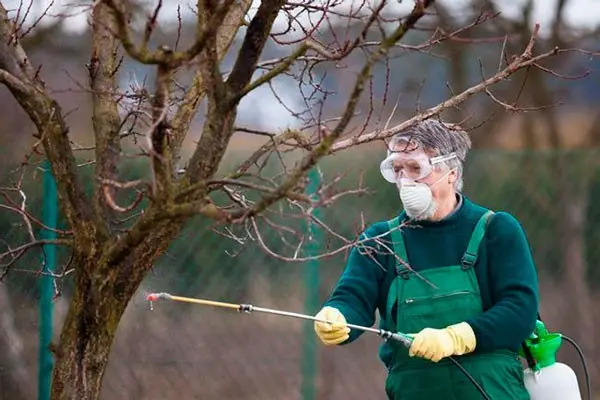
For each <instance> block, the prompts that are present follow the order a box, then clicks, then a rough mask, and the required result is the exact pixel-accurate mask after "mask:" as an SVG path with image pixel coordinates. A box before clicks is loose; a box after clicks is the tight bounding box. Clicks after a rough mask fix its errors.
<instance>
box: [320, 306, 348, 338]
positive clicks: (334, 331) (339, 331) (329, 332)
mask: <svg viewBox="0 0 600 400" xmlns="http://www.w3.org/2000/svg"><path fill="white" fill-rule="evenodd" d="M315 318H317V319H320V320H325V321H330V322H331V323H327V322H319V321H315V332H316V333H317V336H319V339H321V342H323V343H324V344H326V345H336V344H340V343H342V342H344V341H346V340H347V339H348V338H349V337H350V336H349V335H350V328H348V327H347V326H346V318H345V317H344V315H343V314H342V313H341V312H340V311H339V310H338V309H337V308H333V307H323V309H322V310H321V311H319V313H318V314H317V315H315Z"/></svg>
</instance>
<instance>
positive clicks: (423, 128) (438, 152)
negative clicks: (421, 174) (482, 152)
mask: <svg viewBox="0 0 600 400" xmlns="http://www.w3.org/2000/svg"><path fill="white" fill-rule="evenodd" d="M399 138H403V139H407V140H408V142H409V143H410V145H416V146H418V147H420V148H422V149H423V150H424V151H425V152H427V153H429V154H430V155H431V156H432V157H437V156H443V155H446V154H450V153H452V152H454V153H456V158H452V159H450V160H446V161H443V162H441V163H440V164H437V165H445V166H446V167H447V168H448V169H456V175H457V179H456V182H454V188H455V189H456V190H457V191H459V192H460V191H462V188H463V184H464V182H463V171H464V168H463V163H464V162H465V160H466V158H467V153H468V152H469V150H470V149H471V138H469V134H468V133H467V132H465V131H464V130H463V129H462V128H461V127H460V126H459V125H457V124H450V123H446V122H442V121H440V120H437V119H428V120H425V121H421V122H418V123H417V124H416V125H413V126H411V127H409V128H407V129H405V130H404V131H401V132H399V133H397V134H396V135H395V136H394V139H399ZM390 150H393V149H390Z"/></svg>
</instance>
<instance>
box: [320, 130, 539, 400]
mask: <svg viewBox="0 0 600 400" xmlns="http://www.w3.org/2000/svg"><path fill="white" fill-rule="evenodd" d="M470 148H471V141H470V139H469V137H468V135H467V133H466V132H464V131H463V130H461V129H460V128H458V127H457V126H455V125H449V124H445V123H443V122H440V121H437V120H427V121H424V122H421V123H419V124H417V125H415V126H413V127H411V128H410V129H408V130H406V131H405V132H401V133H399V134H398V135H396V136H395V137H394V138H393V139H392V140H391V142H390V144H389V145H388V157H387V158H386V159H385V160H384V161H383V162H382V163H381V173H382V175H383V177H384V178H385V179H386V180H387V181H388V182H390V183H395V184H396V185H397V186H398V189H399V193H400V199H401V201H402V203H403V206H404V211H403V212H402V213H400V215H399V216H398V217H396V218H393V219H391V220H390V221H384V222H378V223H375V224H374V225H372V226H370V227H369V228H368V229H367V230H366V231H365V232H364V233H363V234H362V235H361V237H360V239H361V240H360V244H359V245H357V246H356V247H355V248H354V249H353V251H352V252H351V254H350V256H349V259H348V262H347V266H346V268H345V270H344V272H343V274H342V276H341V278H340V280H339V282H338V283H337V285H336V287H335V289H334V291H333V293H332V294H331V296H330V298H329V299H328V300H327V302H326V303H325V305H324V307H323V309H322V310H321V311H320V312H319V313H318V314H317V315H316V317H317V318H319V319H323V320H326V321H330V322H332V323H323V322H315V331H316V333H317V335H318V336H319V338H320V339H321V341H322V342H323V343H325V344H328V345H340V344H341V345H344V344H347V343H351V342H352V341H354V340H356V339H357V338H358V337H359V336H360V335H361V333H362V332H361V331H356V330H352V331H351V330H350V329H349V328H348V327H347V326H346V324H347V323H351V324H357V325H363V326H372V325H373V324H374V323H375V311H376V310H378V311H379V315H380V320H381V321H380V327H381V328H383V329H386V330H390V331H394V332H403V333H408V334H411V335H412V337H413V341H412V345H411V347H410V349H406V348H405V347H403V346H402V345H400V344H399V343H396V342H393V341H391V340H390V341H387V342H383V343H382V345H381V347H380V351H379V357H380V358H381V360H382V361H383V363H384V364H385V365H386V367H387V369H388V376H387V379H386V383H385V391H386V393H387V396H388V398H389V399H402V400H426V399H446V400H470V399H478V400H479V399H482V398H483V397H482V394H481V393H480V392H479V391H478V390H477V388H476V387H475V385H474V384H473V383H472V382H470V381H469V380H468V379H467V377H466V376H465V375H464V373H463V372H462V371H461V370H460V369H459V368H458V367H457V366H456V365H454V364H452V363H451V362H450V360H449V359H448V357H449V356H453V357H454V358H456V359H457V360H458V361H459V362H460V363H461V365H462V366H463V367H464V368H465V369H466V370H467V371H468V372H469V373H470V375H471V376H472V377H473V378H474V379H475V380H476V381H477V382H478V383H479V385H480V386H482V387H483V388H484V390H485V391H486V394H487V395H488V396H489V397H490V398H491V399H502V400H506V399H512V400H515V399H517V400H520V399H529V395H528V393H527V391H526V389H525V387H524V385H523V372H522V367H521V363H520V360H519V358H518V351H519V349H520V347H521V344H522V343H523V341H524V340H525V339H526V338H527V337H528V336H529V335H530V334H531V333H532V332H533V330H534V326H535V322H536V318H537V312H538V283H537V273H536V270H535V266H534V263H533V259H532V255H531V252H530V249H529V245H528V242H527V238H526V235H525V233H524V231H523V228H522V227H521V225H520V224H519V222H518V221H517V220H516V219H515V218H514V217H513V216H512V215H511V214H509V213H507V212H495V213H494V212H492V211H491V210H487V209H486V208H484V207H482V206H480V205H478V204H475V203H474V202H473V201H471V200H470V199H469V198H467V197H466V196H465V195H464V194H462V187H463V162H464V161H465V158H466V155H467V152H468V151H469V149H470Z"/></svg>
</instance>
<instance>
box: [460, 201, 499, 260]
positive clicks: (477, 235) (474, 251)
mask: <svg viewBox="0 0 600 400" xmlns="http://www.w3.org/2000/svg"><path fill="white" fill-rule="evenodd" d="M493 216H494V212H493V211H492V210H488V211H486V212H485V214H483V215H482V216H481V218H479V221H477V225H476V226H475V229H473V233H472V234H471V239H469V244H468V246H467V250H466V251H465V253H464V254H463V256H462V259H461V264H462V267H463V269H469V268H471V267H472V266H473V265H475V263H476V262H477V258H478V257H479V246H480V245H481V240H482V239H483V236H484V235H485V231H486V229H487V226H488V223H489V221H490V220H491V219H492V217H493Z"/></svg>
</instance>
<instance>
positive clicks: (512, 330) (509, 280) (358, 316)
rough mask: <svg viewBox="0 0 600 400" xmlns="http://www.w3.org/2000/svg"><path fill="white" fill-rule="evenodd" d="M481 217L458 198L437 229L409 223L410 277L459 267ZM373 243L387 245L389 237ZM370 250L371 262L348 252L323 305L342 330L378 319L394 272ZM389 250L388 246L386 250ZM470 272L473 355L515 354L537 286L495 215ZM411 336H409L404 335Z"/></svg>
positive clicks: (514, 233)
mask: <svg viewBox="0 0 600 400" xmlns="http://www.w3.org/2000/svg"><path fill="white" fill-rule="evenodd" d="M486 210H487V209H485V208H483V207H481V206H479V205H477V204H475V203H473V202H472V201H470V200H469V199H468V198H467V197H465V196H464V195H463V201H462V204H461V205H460V208H459V209H458V210H456V211H455V212H454V213H453V214H451V215H450V216H448V217H446V218H445V219H444V220H442V221H438V222H432V221H419V222H411V224H413V225H416V224H418V225H419V226H418V227H404V228H403V229H404V238H405V243H406V248H407V253H408V258H409V263H410V265H411V267H412V268H413V269H415V270H416V271H419V270H423V269H427V268H432V267H436V266H445V265H452V264H454V265H457V264H460V259H461V256H462V255H463V252H464V250H465V249H466V247H467V243H468V241H469V238H470V236H471V233H472V232H473V229H474V227H475V224H476V223H477V221H478V219H479V217H481V216H482V215H483V213H484V212H485V211H486ZM387 230H388V227H387V223H386V222H385V221H382V222H378V223H375V224H373V225H371V226H370V227H369V228H368V229H367V230H366V231H365V232H364V233H363V234H362V235H361V239H364V238H365V237H375V236H378V235H382V234H384V233H385V232H386V231H387ZM380 240H382V241H384V242H387V244H389V243H391V239H390V237H389V234H386V235H384V236H382V237H381V238H380ZM366 244H367V246H369V248H370V249H375V251H374V252H370V253H373V254H375V257H374V258H375V259H373V257H372V256H371V257H369V256H368V255H366V254H365V250H364V248H363V249H362V250H360V251H359V250H358V249H357V248H356V247H355V248H354V249H353V250H352V252H351V254H350V256H349V259H348V262H347V265H346V268H345V270H344V272H343V274H342V276H341V278H340V280H339V282H338V284H337V285H336V287H335V289H334V291H333V293H332V294H331V296H330V298H329V300H328V301H327V302H326V304H325V305H329V306H332V307H336V308H337V309H339V310H340V311H341V312H342V314H344V316H345V317H346V320H347V322H348V323H353V324H357V325H363V326H368V327H371V326H373V324H374V323H375V311H376V310H377V309H378V310H379V314H380V316H385V306H386V300H387V295H388V290H389V287H390V283H391V282H392V279H393V277H394V274H393V273H386V272H385V271H384V269H388V268H391V270H390V271H392V270H393V268H394V259H393V256H392V255H390V254H389V251H387V250H385V249H380V248H378V246H379V245H378V244H376V243H375V241H374V240H369V241H367V243H366ZM390 248H391V246H390ZM479 255H480V256H479V259H478V261H477V263H476V264H475V272H476V275H477V279H478V282H479V286H480V291H481V297H482V302H483V307H484V311H485V312H484V313H483V314H481V315H480V316H478V317H477V318H474V319H472V320H468V321H466V322H468V323H469V324H470V325H471V327H472V328H473V330H474V332H475V336H476V339H477V349H478V351H490V350H495V349H510V350H515V351H516V350H518V349H519V347H520V345H521V343H522V342H523V341H524V340H525V339H526V338H527V337H528V336H529V335H530V334H531V333H532V332H533V329H534V327H535V321H536V318H537V313H538V301H539V300H538V282H537V273H536V269H535V266H534V263H533V259H532V255H531V251H530V248H529V244H528V242H527V238H526V236H525V232H524V231H523V228H522V227H521V225H520V224H519V222H518V221H517V220H516V219H515V218H514V217H513V216H512V215H511V214H509V213H506V212H496V214H495V215H494V217H493V218H492V220H491V222H490V224H489V226H488V228H487V232H486V235H485V237H484V239H483V241H482V243H481V247H480V249H479ZM407 333H411V332H407ZM361 334H362V331H357V330H351V333H350V338H349V339H348V340H347V341H346V342H344V344H347V343H350V342H352V341H354V340H356V339H357V338H358V337H359V336H360V335H361Z"/></svg>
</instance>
